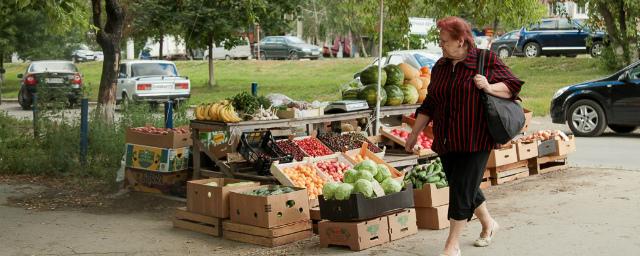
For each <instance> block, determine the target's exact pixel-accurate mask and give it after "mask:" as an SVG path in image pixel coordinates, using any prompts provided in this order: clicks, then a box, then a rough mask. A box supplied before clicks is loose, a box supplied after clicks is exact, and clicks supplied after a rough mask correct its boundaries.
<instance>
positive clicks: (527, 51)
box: [524, 42, 540, 58]
mask: <svg viewBox="0 0 640 256" xmlns="http://www.w3.org/2000/svg"><path fill="white" fill-rule="evenodd" d="M524 55H525V56H527V57H529V58H533V57H538V56H540V45H539V44H538V43H534V42H530V43H527V44H525V45H524Z"/></svg>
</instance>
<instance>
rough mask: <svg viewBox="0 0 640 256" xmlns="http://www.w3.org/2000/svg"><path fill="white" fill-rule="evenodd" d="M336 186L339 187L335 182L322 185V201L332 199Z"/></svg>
mask: <svg viewBox="0 0 640 256" xmlns="http://www.w3.org/2000/svg"><path fill="white" fill-rule="evenodd" d="M338 186H340V184H338V183H335V182H329V183H326V184H324V186H323V187H322V196H324V199H325V200H330V199H333V198H334V196H335V193H336V189H337V188H338Z"/></svg>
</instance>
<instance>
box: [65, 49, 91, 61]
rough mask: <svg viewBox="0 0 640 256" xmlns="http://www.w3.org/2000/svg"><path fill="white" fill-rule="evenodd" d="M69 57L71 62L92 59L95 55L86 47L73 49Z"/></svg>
mask: <svg viewBox="0 0 640 256" xmlns="http://www.w3.org/2000/svg"><path fill="white" fill-rule="evenodd" d="M71 59H72V60H73V62H85V61H94V60H95V59H96V57H95V56H94V52H93V51H92V50H88V49H81V50H75V51H73V53H72V54H71Z"/></svg>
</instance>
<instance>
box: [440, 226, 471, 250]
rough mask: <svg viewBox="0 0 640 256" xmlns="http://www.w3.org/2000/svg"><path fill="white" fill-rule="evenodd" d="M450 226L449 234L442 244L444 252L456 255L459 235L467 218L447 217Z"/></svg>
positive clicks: (458, 247)
mask: <svg viewBox="0 0 640 256" xmlns="http://www.w3.org/2000/svg"><path fill="white" fill-rule="evenodd" d="M449 223H450V224H451V226H450V227H449V236H448V237H447V242H446V243H445V244H444V253H445V254H447V255H450V256H454V255H455V256H457V255H458V250H459V249H460V241H459V240H460V235H461V234H462V231H464V227H465V226H466V225H467V220H454V219H449Z"/></svg>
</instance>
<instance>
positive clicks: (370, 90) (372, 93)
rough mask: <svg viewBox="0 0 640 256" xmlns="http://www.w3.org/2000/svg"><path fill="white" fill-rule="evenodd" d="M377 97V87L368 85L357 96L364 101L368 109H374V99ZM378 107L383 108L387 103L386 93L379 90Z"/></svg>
mask: <svg viewBox="0 0 640 256" xmlns="http://www.w3.org/2000/svg"><path fill="white" fill-rule="evenodd" d="M377 96H378V85H376V84H370V85H367V86H365V87H364V88H362V90H360V93H359V94H358V98H359V99H361V100H366V101H367V104H369V107H375V105H376V97H377ZM380 97H381V98H382V99H381V100H380V106H384V104H385V103H387V92H386V91H385V90H380Z"/></svg>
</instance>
